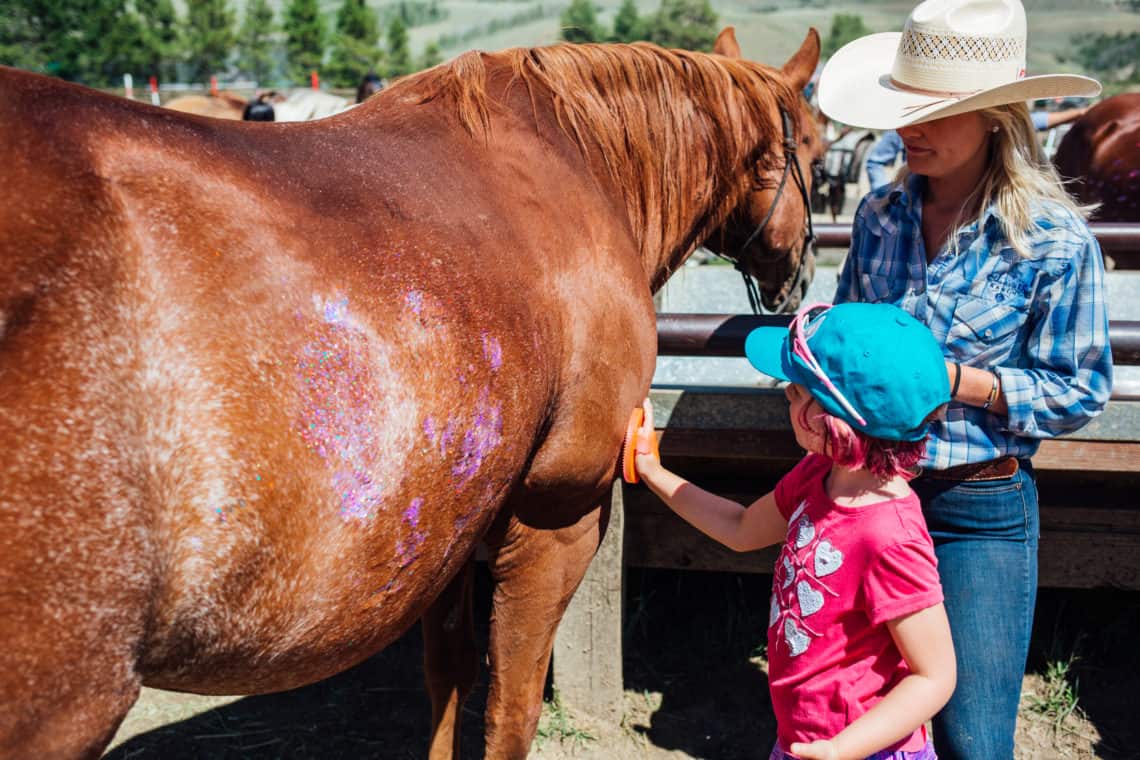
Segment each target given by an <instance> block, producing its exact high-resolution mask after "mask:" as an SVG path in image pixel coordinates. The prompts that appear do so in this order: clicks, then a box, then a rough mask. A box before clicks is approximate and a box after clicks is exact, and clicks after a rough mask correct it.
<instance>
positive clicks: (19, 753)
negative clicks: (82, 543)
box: [0, 564, 141, 760]
mask: <svg viewBox="0 0 1140 760" xmlns="http://www.w3.org/2000/svg"><path fill="white" fill-rule="evenodd" d="M102 567H107V564H102ZM107 575H108V576H112V575H113V574H112V573H107ZM22 583H23V584H24V585H25V588H21V589H20V592H19V593H12V594H9V595H8V596H9V599H10V600H11V605H12V606H10V607H7V608H5V610H4V612H3V613H0V617H7V616H9V615H10V616H11V617H8V618H7V622H10V623H11V625H4V624H0V632H2V634H3V635H0V641H3V642H4V650H5V651H4V652H3V653H2V654H0V663H2V664H3V665H4V666H5V667H3V668H2V669H0V703H2V704H3V709H0V757H2V758H61V759H62V758H67V759H69V760H70V759H71V758H97V757H99V756H100V755H101V754H102V753H103V749H104V748H105V747H106V746H107V744H108V743H110V741H111V739H112V738H113V737H114V735H115V731H116V730H117V729H118V727H119V724H120V723H122V721H123V718H125V717H126V715H127V712H128V711H129V710H130V709H131V706H132V705H133V704H134V703H135V700H136V699H137V698H138V695H139V689H140V686H141V679H140V677H139V675H138V673H137V672H136V670H135V664H134V656H133V655H134V651H133V650H134V644H133V643H131V642H132V641H133V640H134V637H131V639H130V640H124V639H123V638H121V637H120V634H121V633H122V631H121V630H118V629H117V628H116V627H115V626H114V624H112V623H110V622H109V621H108V620H106V616H103V617H104V619H103V620H96V617H97V616H96V615H95V614H93V613H92V612H91V611H90V610H84V609H81V608H77V607H74V606H71V605H68V604H67V603H66V601H63V600H58V597H57V598H51V597H49V596H47V593H46V592H45V594H44V596H38V595H37V593H36V592H37V591H41V590H43V589H42V586H40V584H37V583H36V582H35V579H34V576H32V575H26V576H23V580H22ZM37 586H40V587H39V588H36V587H37ZM29 587H30V588H29ZM21 597H22V598H23V599H27V600H28V601H29V602H30V603H29V604H22V603H21V602H20V601H19V598H21ZM56 602H59V606H58V607H53V604H55V603H56ZM41 606H42V607H44V608H50V611H51V612H54V613H55V614H45V611H44V610H42V609H35V608H36V607H41ZM100 623H103V624H106V625H105V627H103V626H101V625H100Z"/></svg>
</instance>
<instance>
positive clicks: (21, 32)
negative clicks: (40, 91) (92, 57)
mask: <svg viewBox="0 0 1140 760" xmlns="http://www.w3.org/2000/svg"><path fill="white" fill-rule="evenodd" d="M100 10H102V9H100ZM91 21H92V19H90V18H88V17H86V16H85V14H84V13H83V10H82V9H80V8H78V7H77V4H76V3H60V2H41V1H40V0H6V2H5V3H4V8H3V10H2V11H0V60H3V61H4V62H5V63H7V64H11V65H13V66H19V67H20V68H24V69H28V70H30V71H38V72H40V73H43V74H50V75H52V76H58V77H60V78H62V79H67V80H71V81H80V82H82V81H88V80H90V78H91V74H92V72H91V71H90V69H89V68H88V63H89V55H88V54H89V51H90V50H91V49H92V45H93V44H94V42H95V41H96V40H97V39H98V37H97V32H96V33H92V32H91V31H90V29H91V26H92V24H91Z"/></svg>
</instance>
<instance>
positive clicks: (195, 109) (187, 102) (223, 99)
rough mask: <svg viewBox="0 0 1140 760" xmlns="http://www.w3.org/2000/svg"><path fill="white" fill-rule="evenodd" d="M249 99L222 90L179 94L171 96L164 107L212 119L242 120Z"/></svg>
mask: <svg viewBox="0 0 1140 760" xmlns="http://www.w3.org/2000/svg"><path fill="white" fill-rule="evenodd" d="M246 104H247V101H246V99H245V98H243V97H242V96H241V95H238V94H237V93H234V92H227V91H224V90H223V91H221V92H219V93H218V94H217V95H179V96H178V97H177V98H171V100H170V102H168V103H165V104H164V107H166V108H169V109H171V110H173V111H180V112H182V113H190V114H195V115H197V116H209V117H210V118H212V119H235V120H239V121H240V120H241V114H242V111H244V110H245V107H246Z"/></svg>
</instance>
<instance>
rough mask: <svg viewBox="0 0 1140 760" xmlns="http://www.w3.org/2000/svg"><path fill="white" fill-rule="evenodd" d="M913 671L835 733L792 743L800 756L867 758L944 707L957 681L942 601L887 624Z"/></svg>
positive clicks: (836, 759) (817, 759)
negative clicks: (818, 739) (824, 739)
mask: <svg viewBox="0 0 1140 760" xmlns="http://www.w3.org/2000/svg"><path fill="white" fill-rule="evenodd" d="M887 628H888V629H889V630H890V632H891V636H892V638H894V640H895V645H896V646H898V648H899V651H900V652H901V653H902V656H903V659H905V660H906V663H907V665H909V666H910V671H911V672H910V675H908V676H906V677H905V678H903V679H902V680H901V681H899V682H898V683H897V684H895V687H894V688H893V689H891V690H890V692H889V693H888V694H887V696H885V697H883V699H882V701H881V702H879V703H878V704H877V705H875V706H874V707H872V708H871V709H870V710H868V711H867V712H866V713H864V714H863V715H861V716H859V719H858V720H856V721H855V722H854V723H852V724H851V725H850V726H848V727H847V728H845V729H843V730H842V731H840V732H839V733H838V734H837V735H836V736H835V737H834V738H832V739H830V740H826V741H815V742H811V743H810V744H804V743H798V742H797V743H794V744H792V746H791V747H789V748H788V751H789V752H791V753H792V754H793V755H795V756H797V757H799V758H802V760H846V759H847V758H852V760H854V759H855V758H864V757H868V756H869V755H873V754H874V753H876V752H878V751H880V750H882V749H884V748H886V747H889V746H891V745H892V744H894V743H895V742H897V741H900V740H902V739H905V738H906V737H907V736H909V735H910V734H912V733H913V732H914V731H915V729H917V728H918V727H919V726H921V725H922V724H923V723H925V722H926V721H928V720H929V719H930V718H931V717H932V716H933V715H934V714H935V713H936V712H938V711H939V710H940V709H942V706H943V705H945V704H946V702H947V701H949V699H950V695H951V694H953V693H954V686H955V685H956V684H957V680H958V675H957V662H956V660H955V659H954V644H953V642H952V641H951V639H950V622H949V621H948V620H947V619H946V608H945V607H943V606H942V605H941V604H936V605H934V606H933V607H927V608H926V609H924V610H920V611H919V612H915V613H912V614H910V615H904V616H903V617H900V618H897V619H895V620H891V621H889V622H888V623H887Z"/></svg>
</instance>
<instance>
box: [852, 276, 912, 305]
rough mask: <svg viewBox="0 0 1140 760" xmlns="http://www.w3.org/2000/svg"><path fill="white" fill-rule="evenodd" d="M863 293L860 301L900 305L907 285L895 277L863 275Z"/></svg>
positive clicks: (860, 278) (861, 277)
mask: <svg viewBox="0 0 1140 760" xmlns="http://www.w3.org/2000/svg"><path fill="white" fill-rule="evenodd" d="M859 284H860V286H861V289H862V291H863V297H862V298H861V299H860V300H862V301H864V302H866V303H884V302H885V303H898V302H899V300H901V298H902V294H903V291H904V290H906V283H905V282H903V281H901V280H899V279H898V278H895V277H884V276H882V275H879V274H867V273H865V272H864V273H863V274H861V275H859Z"/></svg>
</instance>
